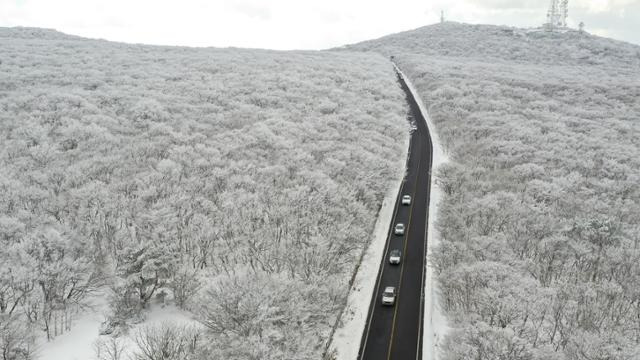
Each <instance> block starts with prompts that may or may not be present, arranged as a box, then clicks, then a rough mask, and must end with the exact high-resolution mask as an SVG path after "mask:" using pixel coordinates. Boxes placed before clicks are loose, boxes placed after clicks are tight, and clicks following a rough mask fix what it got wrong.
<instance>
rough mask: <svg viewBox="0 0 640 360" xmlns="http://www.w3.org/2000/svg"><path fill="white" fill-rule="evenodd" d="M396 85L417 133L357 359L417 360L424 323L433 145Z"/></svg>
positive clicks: (414, 107)
mask: <svg viewBox="0 0 640 360" xmlns="http://www.w3.org/2000/svg"><path fill="white" fill-rule="evenodd" d="M398 81H399V82H400V85H401V87H402V89H403V90H404V91H405V93H406V96H407V102H408V103H409V106H410V112H409V115H408V116H409V120H410V121H411V122H413V123H415V125H416V127H417V129H416V131H414V132H413V133H412V135H411V142H410V148H409V157H408V159H407V173H406V175H405V179H404V182H403V184H402V188H401V191H400V194H399V196H398V199H396V207H395V212H394V216H393V218H392V222H391V224H389V233H388V238H387V244H386V248H385V255H384V258H383V261H382V263H381V264H380V270H379V273H378V278H377V281H376V287H375V291H374V295H373V298H372V299H371V305H370V306H369V314H368V318H367V323H366V325H365V332H364V334H363V337H362V342H361V344H360V352H359V359H362V360H376V359H387V360H388V359H394V360H413V359H422V334H423V331H422V324H423V318H424V293H425V291H424V269H425V261H426V251H427V236H426V235H427V222H428V221H427V216H428V211H427V210H428V208H429V194H430V188H431V163H432V145H431V138H430V136H429V131H428V129H427V126H426V122H425V119H424V118H423V117H422V114H421V113H420V110H419V108H418V105H417V103H416V101H415V99H414V98H413V96H412V95H411V93H410V91H409V89H408V87H407V85H406V83H405V82H404V80H403V79H402V78H401V77H400V76H398ZM407 194H408V195H411V198H412V201H411V205H410V206H406V205H405V206H403V205H402V204H401V202H400V199H401V198H402V195H407ZM399 222H401V223H404V224H405V226H406V230H405V235H404V236H398V235H394V234H393V227H394V226H395V224H397V223H399ZM393 249H400V250H402V262H401V263H400V265H390V264H389V252H390V251H391V250H393ZM387 286H395V287H396V289H397V290H396V291H397V292H398V295H397V297H396V303H395V305H394V306H383V305H382V303H381V296H382V292H383V291H384V288H385V287H387Z"/></svg>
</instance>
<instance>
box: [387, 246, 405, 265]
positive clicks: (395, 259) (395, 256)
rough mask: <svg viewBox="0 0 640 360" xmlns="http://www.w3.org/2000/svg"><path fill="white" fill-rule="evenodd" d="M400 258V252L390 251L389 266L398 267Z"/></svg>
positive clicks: (396, 250)
mask: <svg viewBox="0 0 640 360" xmlns="http://www.w3.org/2000/svg"><path fill="white" fill-rule="evenodd" d="M401 258H402V251H400V250H398V249H395V250H391V252H390V253H389V264H391V265H398V264H400V259H401Z"/></svg>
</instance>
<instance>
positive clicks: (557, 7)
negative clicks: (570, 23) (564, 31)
mask: <svg viewBox="0 0 640 360" xmlns="http://www.w3.org/2000/svg"><path fill="white" fill-rule="evenodd" d="M567 17H569V0H551V4H549V11H548V12H547V24H546V25H547V26H548V27H549V29H550V30H553V29H555V28H566V27H567Z"/></svg>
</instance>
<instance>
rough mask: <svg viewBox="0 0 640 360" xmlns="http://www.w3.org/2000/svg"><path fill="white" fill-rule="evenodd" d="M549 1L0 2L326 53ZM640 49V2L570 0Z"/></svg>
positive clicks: (206, 38) (166, 37)
mask: <svg viewBox="0 0 640 360" xmlns="http://www.w3.org/2000/svg"><path fill="white" fill-rule="evenodd" d="M549 2H550V1H549V0H386V1H378V0H173V1H168V0H0V26H35V27H44V28H53V29H56V30H59V31H62V32H65V33H68V34H74V35H80V36H84V37H91V38H103V39H107V40H113V41H123V42H129V43H145V44H158V45H186V46H216V47H226V46H236V47H253V48H270V49H323V48H329V47H334V46H340V45H344V44H349V43H354V42H358V41H362V40H368V39H372V38H377V37H380V36H383V35H387V34H390V33H395V32H399V31H403V30H410V29H413V28H416V27H420V26H424V25H428V24H432V23H435V22H437V21H439V18H440V11H441V10H444V11H445V17H446V18H447V19H448V20H452V21H458V22H467V23H476V24H482V23H484V24H500V25H511V26H519V27H534V26H538V25H541V24H542V23H543V22H544V21H545V16H546V9H547V7H548V4H549ZM580 21H584V22H585V24H586V29H587V30H588V31H590V32H592V33H596V34H598V35H602V36H607V37H612V38H616V39H620V40H625V41H629V42H633V43H636V44H640V0H569V22H570V25H571V26H573V27H577V24H578V23H580Z"/></svg>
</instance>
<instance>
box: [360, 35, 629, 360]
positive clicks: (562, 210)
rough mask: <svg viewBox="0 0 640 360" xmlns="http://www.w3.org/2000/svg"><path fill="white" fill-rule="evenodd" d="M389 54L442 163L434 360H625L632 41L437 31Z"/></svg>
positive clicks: (386, 49) (401, 40)
mask: <svg viewBox="0 0 640 360" xmlns="http://www.w3.org/2000/svg"><path fill="white" fill-rule="evenodd" d="M350 48H351V49H360V50H372V51H378V52H382V53H384V54H386V55H394V56H395V58H396V60H397V62H398V63H399V65H400V67H401V68H402V69H403V70H404V71H405V73H407V75H408V76H409V77H410V78H411V79H412V81H413V82H414V84H415V85H416V87H417V88H418V90H419V91H420V93H421V95H422V96H423V98H424V101H425V103H426V104H427V105H428V107H429V112H430V116H431V118H432V119H433V121H434V122H435V124H436V128H437V131H438V135H439V137H440V139H441V140H442V141H443V145H444V146H445V148H446V151H447V152H448V154H449V157H450V163H449V164H447V165H445V166H444V167H443V168H441V169H439V171H438V172H437V181H438V183H439V184H440V186H441V187H442V189H444V192H445V194H444V199H443V202H442V205H441V207H440V209H439V214H438V220H439V222H438V229H439V235H440V237H441V239H440V241H441V245H440V246H439V247H438V248H437V249H435V254H434V255H433V256H432V257H431V258H430V259H429V261H430V262H431V263H432V265H433V267H434V268H435V270H436V276H437V279H438V283H439V287H440V290H441V299H440V302H441V305H442V307H443V309H444V310H445V312H446V314H447V316H448V317H449V320H450V322H451V323H452V324H451V325H452V326H453V328H454V329H453V330H452V331H451V333H450V335H449V336H448V339H447V340H446V341H445V343H444V349H443V351H442V353H441V356H440V358H442V359H451V360H453V359H456V360H458V359H460V360H462V359H512V360H533V359H536V360H537V359H539V360H542V359H545V360H565V359H566V360H593V359H616V360H632V359H638V358H640V345H639V344H640V187H639V186H638V184H639V183H640V140H639V139H640V47H638V46H634V45H630V44H625V43H621V42H617V41H614V40H610V39H605V38H599V37H595V36H591V35H588V34H585V33H580V32H578V31H570V32H567V33H546V32H527V31H525V30H521V29H512V28H505V27H495V26H472V25H463V24H455V23H444V24H439V25H434V26H429V27H425V28H421V29H418V30H416V31H412V32H407V33H401V34H396V35H393V36H389V37H385V38H382V39H379V40H375V41H370V42H365V43H362V44H358V45H355V46H352V47H350Z"/></svg>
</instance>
